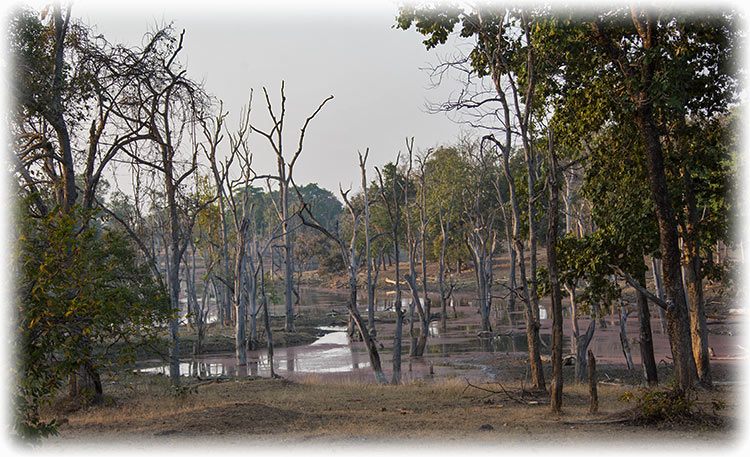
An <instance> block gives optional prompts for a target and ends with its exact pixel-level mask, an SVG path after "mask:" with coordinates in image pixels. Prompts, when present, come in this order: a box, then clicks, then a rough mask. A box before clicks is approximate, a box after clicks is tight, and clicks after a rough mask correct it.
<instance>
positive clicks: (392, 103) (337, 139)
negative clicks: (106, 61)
mask: <svg viewBox="0 0 750 457" xmlns="http://www.w3.org/2000/svg"><path fill="white" fill-rule="evenodd" d="M313 5H314V6H313ZM397 13H398V6H397V4H396V3H395V2H391V1H388V0H370V1H365V2H332V1H324V2H314V3H313V2H299V1H281V2H268V1H249V2H226V1H204V2H187V3H186V2H175V1H153V2H117V3H109V2H91V1H79V2H76V3H74V5H73V15H74V16H75V17H76V18H80V19H82V20H83V21H84V22H86V23H88V24H89V25H91V26H92V27H94V28H95V32H96V33H101V34H103V35H104V36H105V37H107V39H108V40H109V41H110V42H119V43H125V44H130V45H140V44H141V39H142V37H143V34H144V32H146V31H147V30H149V29H153V28H154V27H155V26H157V25H159V24H164V23H170V22H173V23H174V26H175V29H176V30H177V31H178V32H179V31H180V30H182V29H185V41H184V51H183V53H182V55H181V58H182V61H183V63H186V64H187V70H188V74H189V75H191V76H192V78H194V79H196V80H203V81H204V82H205V87H206V89H207V91H208V92H209V93H210V94H212V95H214V96H215V97H216V98H218V99H221V100H223V101H224V106H225V107H226V109H228V110H229V111H230V113H231V114H232V115H231V116H230V117H229V119H228V126H229V127H232V128H234V127H236V126H237V122H238V120H239V119H238V113H239V112H240V111H241V110H242V109H243V106H244V105H245V104H246V103H247V101H248V97H249V93H250V89H251V88H252V89H253V90H254V96H253V97H254V100H253V114H252V117H251V118H252V119H253V120H254V121H255V122H258V123H260V125H261V126H268V125H269V122H270V121H269V120H268V119H269V118H268V114H267V111H266V107H265V102H264V100H263V96H262V87H264V86H265V87H266V88H267V89H268V91H269V93H270V94H271V96H272V97H273V98H272V99H273V100H274V102H275V103H276V107H277V108H278V102H279V100H280V97H279V91H280V84H281V81H282V80H284V81H285V92H286V97H287V120H286V121H285V140H284V141H285V149H286V151H287V153H288V154H289V155H291V154H293V152H294V150H296V146H297V142H298V135H299V129H300V128H301V126H302V124H303V122H304V119H305V118H306V117H307V116H309V115H310V114H311V113H312V112H313V111H314V110H315V109H316V108H317V106H318V105H319V104H320V103H321V102H322V101H323V100H324V99H325V98H326V97H328V96H329V95H333V96H334V99H333V100H331V101H330V102H328V103H327V104H326V106H325V107H324V108H323V110H322V111H321V112H320V113H319V114H318V116H317V117H316V118H315V119H314V121H313V122H312V123H311V124H310V126H309V127H308V130H307V133H306V135H305V143H304V149H303V152H302V155H301V156H300V159H299V160H298V163H297V165H296V166H295V171H294V177H295V181H296V182H297V183H299V184H304V183H307V182H318V183H319V184H320V185H321V186H323V187H325V188H328V189H329V190H332V191H334V193H336V194H338V186H339V183H341V184H342V185H343V187H344V189H346V188H347V187H349V186H352V187H353V188H354V189H355V190H356V189H359V188H360V184H359V183H360V177H359V168H358V166H359V165H358V158H357V151H358V150H360V151H362V152H364V151H365V149H366V148H368V147H369V148H370V158H369V160H368V179H372V178H374V177H375V173H374V169H373V167H374V166H382V165H383V164H385V163H386V162H388V161H392V160H394V159H395V157H396V154H397V152H398V150H399V149H401V150H404V151H405V138H406V137H407V136H409V137H411V136H414V137H415V147H416V148H417V149H426V148H428V147H433V146H436V145H438V144H445V143H452V142H455V140H456V138H457V136H458V134H459V132H460V127H459V126H458V125H457V124H456V123H454V122H452V121H450V120H449V119H448V118H447V117H446V116H445V115H442V114H429V113H427V112H426V109H425V103H426V101H427V100H430V101H433V102H438V101H441V100H444V99H445V98H446V97H447V96H448V94H449V93H450V90H452V89H451V88H450V87H449V85H448V83H446V84H445V85H444V86H445V87H443V86H441V87H440V88H439V89H430V87H431V84H430V79H429V74H428V73H427V72H426V71H425V70H422V69H421V68H424V67H426V66H429V65H430V64H435V63H436V62H437V61H438V56H439V55H446V54H447V53H453V52H454V48H452V47H445V48H444V49H439V50H437V51H436V50H432V51H429V52H428V51H427V50H426V49H425V47H424V45H423V44H422V39H423V38H422V37H421V35H419V34H418V33H417V32H415V31H414V30H409V31H403V30H398V29H395V28H393V25H394V24H395V17H396V15H397ZM454 84H455V83H454ZM225 141H226V140H225ZM251 145H252V146H253V152H254V156H253V160H254V164H255V166H256V167H257V168H258V169H259V172H271V171H273V170H274V168H273V167H275V156H274V154H273V151H272V150H271V149H270V147H268V144H267V143H266V142H265V139H263V138H261V137H260V136H258V135H256V138H255V140H254V141H253V142H252V143H251ZM225 146H226V145H225ZM121 184H124V183H122V182H121Z"/></svg>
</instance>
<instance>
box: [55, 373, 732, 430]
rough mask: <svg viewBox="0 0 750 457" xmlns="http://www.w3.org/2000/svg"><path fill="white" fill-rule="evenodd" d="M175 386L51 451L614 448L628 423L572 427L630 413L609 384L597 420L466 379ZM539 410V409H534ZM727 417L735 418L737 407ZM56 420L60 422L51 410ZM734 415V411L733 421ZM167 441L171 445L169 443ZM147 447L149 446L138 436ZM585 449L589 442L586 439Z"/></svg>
mask: <svg viewBox="0 0 750 457" xmlns="http://www.w3.org/2000/svg"><path fill="white" fill-rule="evenodd" d="M166 381H167V380H166V379H165V378H162V377H148V378H146V379H144V380H142V382H140V383H138V384H137V385H136V386H135V387H134V388H133V389H132V390H130V389H117V391H116V392H115V394H114V395H113V397H112V401H111V402H110V404H108V405H102V406H96V407H89V408H87V409H82V410H79V411H77V412H73V413H70V414H67V415H65V419H67V423H66V424H65V425H64V426H63V427H62V428H61V435H60V436H59V437H57V438H55V439H54V440H52V441H51V443H64V442H71V440H72V441H74V442H81V441H83V442H86V441H87V440H92V439H96V440H99V439H101V438H114V439H127V440H131V439H133V438H134V437H144V438H147V439H152V440H156V441H161V440H164V439H171V440H175V439H180V440H185V439H190V438H196V439H197V438H200V437H204V438H205V437H210V436H215V435H228V436H230V437H234V438H240V437H255V438H261V439H265V438H264V437H270V436H274V437H276V438H278V439H283V440H291V441H297V440H300V439H306V440H307V439H315V440H319V441H328V440H342V439H343V440H349V439H352V437H359V438H358V439H360V438H361V439H368V440H385V439H387V440H404V439H406V440H412V439H422V440H423V439H428V440H462V439H469V438H471V439H475V438H476V437H481V439H482V440H489V441H493V440H500V439H502V440H511V441H514V440H515V441H519V442H520V441H523V442H526V440H529V439H531V440H532V442H539V443H545V442H547V443H548V442H549V440H551V439H554V440H564V441H566V442H569V443H575V442H576V440H592V439H594V440H596V439H599V440H607V439H609V438H611V436H612V434H613V433H622V431H623V428H622V427H623V425H622V424H610V425H607V424H600V425H586V426H583V425H580V426H576V425H570V422H576V421H586V420H591V419H602V418H606V417H608V416H609V415H611V414H615V413H618V412H622V411H623V410H625V409H627V408H629V405H626V404H623V403H622V402H620V401H618V399H617V398H618V396H619V395H620V394H622V393H623V392H624V390H625V388H624V387H622V386H614V385H601V386H600V389H599V400H600V412H599V413H598V414H596V415H591V414H589V413H588V394H587V391H586V387H585V386H577V385H569V386H566V387H565V397H564V410H563V413H562V414H560V415H557V414H552V413H550V411H549V407H548V400H547V394H541V395H539V394H537V395H534V394H533V393H529V392H526V393H524V400H525V401H526V402H531V403H532V404H528V403H524V404H522V403H520V402H518V401H516V400H515V399H513V398H511V396H512V397H516V398H517V397H519V396H520V395H521V392H520V385H504V386H502V387H503V388H504V389H505V390H506V391H507V392H509V393H511V396H508V395H506V394H505V393H502V389H501V388H500V386H498V385H497V384H482V385H481V387H482V388H484V389H488V390H493V391H497V392H501V393H497V394H491V393H489V392H487V391H485V390H480V389H475V388H472V387H467V383H466V382H465V381H464V380H462V379H455V378H454V379H445V380H439V381H435V382H431V383H425V382H412V383H408V384H403V385H400V386H391V385H372V384H365V383H362V382H360V381H358V380H352V381H351V382H347V381H345V380H343V381H342V380H339V381H338V382H337V383H327V384H319V383H317V382H315V381H316V380H315V379H314V378H312V377H311V378H308V379H306V380H304V381H302V382H289V381H286V380H280V379H276V380H268V379H256V380H243V381H228V382H222V383H210V384H203V385H200V386H198V387H197V390H194V391H193V392H192V393H188V394H186V395H184V396H173V395H170V394H169V393H168V392H169V390H168V388H167V383H166ZM703 396H704V397H705V398H704V399H703V400H704V401H705V402H706V403H707V404H710V402H711V400H712V399H716V398H719V397H720V399H721V400H722V401H725V402H727V403H728V404H731V402H732V401H733V400H732V398H733V396H732V393H731V391H718V392H713V393H704V395H703ZM534 402H536V404H533V403H534ZM727 411H731V408H728V410H727ZM49 414H55V415H58V417H59V414H57V413H54V412H49ZM729 414H731V413H729ZM626 430H631V431H632V430H634V431H636V432H637V433H638V434H639V436H640V435H643V436H651V437H663V436H667V437H669V436H671V437H679V439H682V437H685V438H686V439H702V440H714V439H722V440H724V441H726V439H727V437H729V436H732V431H731V430H730V429H729V428H727V427H723V428H715V429H704V430H698V429H695V428H691V427H689V426H682V427H678V428H672V429H670V430H666V431H665V430H656V429H654V428H649V427H633V426H629V427H628V428H627V429H626ZM167 437H168V438H167ZM139 439H140V438H139ZM578 442H580V441H578Z"/></svg>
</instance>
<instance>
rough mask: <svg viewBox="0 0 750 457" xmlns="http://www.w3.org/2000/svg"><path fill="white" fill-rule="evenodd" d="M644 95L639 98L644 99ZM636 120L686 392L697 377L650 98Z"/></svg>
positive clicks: (679, 379)
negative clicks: (657, 226)
mask: <svg viewBox="0 0 750 457" xmlns="http://www.w3.org/2000/svg"><path fill="white" fill-rule="evenodd" d="M645 97H646V96H645V95H644V96H643V98H642V99H641V100H645V99H646V98H645ZM636 122H637V124H638V129H639V133H640V135H641V139H642V141H643V144H644V149H645V152H646V165H647V167H648V175H649V187H650V189H651V198H652V200H653V202H654V209H655V211H656V217H657V220H658V224H659V240H660V243H659V247H660V250H661V257H662V267H663V270H664V291H665V294H666V297H667V300H668V302H671V306H669V308H668V309H667V332H668V334H669V342H670V346H671V349H672V357H673V360H674V366H675V378H676V382H677V386H678V387H679V388H680V389H681V390H682V391H683V392H687V391H688V390H689V389H690V387H691V386H692V384H693V381H694V380H695V379H696V378H697V372H696V368H695V361H694V359H693V353H692V347H691V336H690V316H689V314H688V309H687V303H685V293H684V289H683V284H682V273H681V264H680V250H679V245H678V235H677V222H676V219H675V214H674V210H673V208H672V203H671V201H670V198H669V191H668V188H667V178H666V175H665V172H664V157H663V155H662V149H661V144H660V142H659V134H658V131H657V129H656V126H655V123H654V118H653V113H652V108H651V105H650V103H649V102H641V103H640V106H639V107H638V108H637V109H636Z"/></svg>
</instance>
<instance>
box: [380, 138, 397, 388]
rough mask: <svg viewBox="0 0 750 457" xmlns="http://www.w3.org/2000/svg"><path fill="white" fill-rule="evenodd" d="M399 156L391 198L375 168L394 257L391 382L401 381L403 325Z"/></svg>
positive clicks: (395, 167) (381, 176)
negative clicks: (393, 320)
mask: <svg viewBox="0 0 750 457" xmlns="http://www.w3.org/2000/svg"><path fill="white" fill-rule="evenodd" d="M400 158H401V153H400V152H399V154H398V155H397V156H396V163H395V165H394V176H393V183H392V184H393V185H392V187H391V189H390V190H391V198H388V196H387V194H386V192H385V184H384V182H383V175H382V174H381V173H380V170H379V169H377V168H375V171H376V172H377V173H378V180H379V182H380V190H381V192H380V196H381V198H382V200H383V204H384V205H385V209H386V211H387V212H388V219H389V220H390V221H391V238H392V239H393V254H394V258H395V264H396V265H395V267H396V271H395V278H396V300H395V302H394V311H395V312H396V329H395V331H394V334H393V377H392V379H391V384H400V383H401V347H402V341H401V337H402V334H403V325H404V311H403V310H402V309H401V275H400V271H399V264H400V263H401V260H400V258H399V250H400V249H399V242H398V238H399V221H400V220H401V206H400V202H401V199H400V198H399V196H398V175H397V174H396V173H397V172H398V163H399V159H400Z"/></svg>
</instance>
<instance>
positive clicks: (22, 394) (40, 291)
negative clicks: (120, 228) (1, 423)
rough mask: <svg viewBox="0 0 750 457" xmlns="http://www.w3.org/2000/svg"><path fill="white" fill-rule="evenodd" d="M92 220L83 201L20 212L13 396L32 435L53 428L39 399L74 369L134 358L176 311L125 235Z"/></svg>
mask: <svg viewBox="0 0 750 457" xmlns="http://www.w3.org/2000/svg"><path fill="white" fill-rule="evenodd" d="M93 222H94V219H93V214H92V213H91V212H86V211H83V210H81V209H80V208H78V207H75V208H74V209H73V211H72V212H71V213H70V214H66V213H63V212H62V211H60V210H58V209H55V210H53V211H51V212H50V214H49V215H47V216H46V217H44V218H42V219H33V218H30V217H28V216H27V215H26V214H23V215H22V217H21V218H20V220H19V227H18V232H19V233H18V244H17V247H16V251H15V265H16V267H17V269H18V273H17V277H18V290H17V296H18V304H17V309H16V314H15V315H14V321H13V326H14V329H15V332H16V335H17V338H16V339H15V343H14V352H15V354H16V356H17V357H16V360H17V361H16V364H15V366H14V370H13V371H14V374H15V391H14V401H13V403H14V407H15V415H16V417H15V424H14V426H15V430H16V433H18V434H19V435H20V436H23V437H26V438H30V439H33V438H37V437H41V436H46V435H48V434H50V433H53V432H54V430H55V427H56V425H55V424H54V423H44V422H41V421H40V420H39V416H38V411H39V407H40V406H42V405H43V404H45V403H46V402H48V401H50V400H51V399H52V398H54V396H55V395H56V394H57V393H58V391H59V389H60V386H61V385H62V383H63V382H64V380H65V379H66V378H67V377H68V376H69V375H71V374H73V373H75V372H77V371H78V370H79V369H80V368H82V367H84V368H86V369H87V371H89V372H91V371H96V372H101V371H102V370H104V369H109V368H113V367H114V366H120V365H126V364H130V363H132V362H133V361H134V357H135V351H136V349H137V348H138V347H139V346H141V345H144V344H153V343H154V342H155V341H156V336H157V332H158V331H159V329H160V326H161V325H166V322H167V318H168V316H169V314H170V313H169V308H168V295H167V294H166V292H165V291H164V288H163V287H162V286H161V285H160V284H158V283H156V282H155V281H154V280H153V278H152V277H151V275H150V273H149V269H148V268H147V267H146V266H145V265H140V264H139V263H138V262H137V259H136V255H135V252H134V250H133V249H132V247H131V246H130V245H129V244H128V242H127V241H126V239H125V238H124V237H123V236H122V235H120V234H118V233H116V232H108V231H101V230H97V229H96V228H94V225H95V224H94V223H93Z"/></svg>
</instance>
